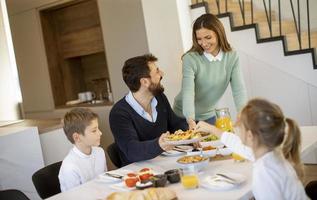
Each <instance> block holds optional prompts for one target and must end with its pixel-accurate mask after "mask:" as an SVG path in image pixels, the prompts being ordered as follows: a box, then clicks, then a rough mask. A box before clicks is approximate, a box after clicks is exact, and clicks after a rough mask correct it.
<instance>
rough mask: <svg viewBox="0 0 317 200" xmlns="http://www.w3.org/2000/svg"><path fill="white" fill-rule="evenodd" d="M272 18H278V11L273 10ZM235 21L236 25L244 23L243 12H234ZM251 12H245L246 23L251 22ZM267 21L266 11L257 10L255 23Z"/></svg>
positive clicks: (254, 16) (254, 14)
mask: <svg viewBox="0 0 317 200" xmlns="http://www.w3.org/2000/svg"><path fill="white" fill-rule="evenodd" d="M272 20H273V21H274V20H276V13H275V12H272ZM233 21H234V25H235V26H242V25H243V18H242V15H241V13H233ZM251 22H252V20H251V12H246V13H245V24H251ZM259 22H267V18H266V14H265V11H255V12H254V13H253V23H259Z"/></svg>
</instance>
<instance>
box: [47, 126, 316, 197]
mask: <svg viewBox="0 0 317 200" xmlns="http://www.w3.org/2000/svg"><path fill="white" fill-rule="evenodd" d="M301 130H302V153H303V154H309V153H311V151H314V150H315V148H316V146H317V127H316V126H315V127H302V128H301ZM177 158H178V157H163V156H159V157H157V158H155V159H152V160H148V161H143V162H138V163H133V164H131V165H128V166H126V167H124V169H129V170H133V171H138V170H140V169H142V168H143V167H149V168H152V169H153V170H154V171H156V172H164V171H166V170H169V169H174V168H177V167H178V166H177V164H176V160H177ZM216 172H235V173H240V174H243V175H244V176H245V177H246V182H245V183H244V184H242V185H240V186H238V187H236V188H234V189H231V190H225V191H212V190H208V189H205V188H202V187H199V188H197V189H190V190H186V189H184V188H183V187H182V185H181V184H180V183H177V184H170V185H167V187H169V188H171V189H173V190H174V191H175V192H176V194H177V197H178V198H179V199H181V200H186V199H197V200H198V199H199V200H203V199H230V200H231V199H249V198H250V197H252V192H251V181H252V163H251V162H242V163H240V162H234V161H233V160H224V161H211V162H210V163H209V166H208V167H207V168H206V169H205V170H204V171H203V172H202V173H200V175H199V176H200V177H204V176H206V175H212V174H214V173H216ZM112 184H113V183H112ZM110 186H111V183H103V182H100V181H98V179H95V180H93V181H90V182H87V183H85V184H83V185H81V186H79V187H76V188H74V189H72V190H70V191H67V192H64V193H60V194H58V195H55V196H53V197H51V198H49V200H66V199H76V200H98V199H104V198H105V197H106V196H108V195H109V194H110V193H112V192H115V191H116V190H115V189H112V188H111V187H110Z"/></svg>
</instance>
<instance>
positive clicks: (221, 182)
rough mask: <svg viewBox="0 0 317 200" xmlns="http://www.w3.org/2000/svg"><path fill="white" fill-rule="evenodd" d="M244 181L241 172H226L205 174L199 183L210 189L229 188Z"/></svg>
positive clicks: (244, 178)
mask: <svg viewBox="0 0 317 200" xmlns="http://www.w3.org/2000/svg"><path fill="white" fill-rule="evenodd" d="M245 181H246V177H245V176H244V175H243V174H238V173H231V172H226V173H216V174H214V175H210V176H206V177H205V178H204V179H203V180H202V181H201V182H200V185H201V186H202V187H204V188H207V189H211V190H230V189H233V188H235V187H238V186H240V185H241V184H242V183H244V182H245Z"/></svg>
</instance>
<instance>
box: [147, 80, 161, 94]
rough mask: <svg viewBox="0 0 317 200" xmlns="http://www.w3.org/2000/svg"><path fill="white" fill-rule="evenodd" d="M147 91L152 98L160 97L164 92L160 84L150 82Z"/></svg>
mask: <svg viewBox="0 0 317 200" xmlns="http://www.w3.org/2000/svg"><path fill="white" fill-rule="evenodd" d="M149 91H150V92H151V93H152V95H153V96H157V95H160V94H162V93H163V92H164V87H163V85H161V82H159V83H157V84H155V83H153V82H151V85H150V87H149Z"/></svg>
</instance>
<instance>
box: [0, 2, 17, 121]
mask: <svg viewBox="0 0 317 200" xmlns="http://www.w3.org/2000/svg"><path fill="white" fill-rule="evenodd" d="M10 32H11V31H10V27H9V22H8V15H7V12H6V4H5V1H4V0H0V99H1V104H0V121H1V120H16V119H19V118H20V110H19V101H20V99H19V93H20V91H19V87H18V85H17V82H16V81H15V74H14V72H15V71H14V67H16V66H15V60H14V54H13V51H12V40H11V35H10ZM10 45H11V46H10ZM10 48H11V49H10ZM10 51H11V52H10ZM10 53H11V54H10Z"/></svg>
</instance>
